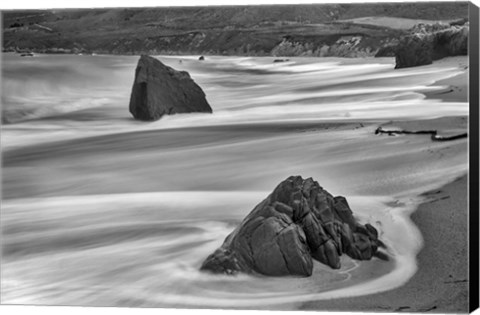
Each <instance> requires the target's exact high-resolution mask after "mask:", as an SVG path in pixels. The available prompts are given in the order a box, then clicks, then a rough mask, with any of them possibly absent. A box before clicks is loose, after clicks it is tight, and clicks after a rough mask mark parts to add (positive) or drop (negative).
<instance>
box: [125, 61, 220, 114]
mask: <svg viewBox="0 0 480 315" xmlns="http://www.w3.org/2000/svg"><path fill="white" fill-rule="evenodd" d="M129 108H130V113H131V114H132V115H133V117H134V118H135V119H139V120H147V121H151V120H157V119H159V118H160V117H162V116H163V115H171V114H178V113H192V112H203V113H211V112H212V108H211V107H210V105H209V104H208V102H207V100H206V98H205V93H204V92H203V91H202V89H201V88H200V87H199V86H198V85H197V84H196V83H195V82H194V81H193V80H192V78H191V77H190V75H189V74H188V72H186V71H177V70H174V69H172V68H170V67H168V66H166V65H164V64H163V63H161V62H160V61H159V60H158V59H155V58H152V57H150V56H147V55H142V56H141V57H140V60H139V61H138V64H137V69H136V70H135V81H134V82H133V87H132V94H131V96H130V105H129Z"/></svg>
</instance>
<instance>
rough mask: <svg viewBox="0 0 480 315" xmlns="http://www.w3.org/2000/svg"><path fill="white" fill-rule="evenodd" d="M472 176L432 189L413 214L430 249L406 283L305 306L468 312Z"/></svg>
mask: <svg viewBox="0 0 480 315" xmlns="http://www.w3.org/2000/svg"><path fill="white" fill-rule="evenodd" d="M467 191H468V185H467V176H463V177H461V178H459V179H457V180H455V181H454V182H452V183H450V184H448V185H446V186H444V187H442V188H441V189H436V190H433V191H430V192H427V193H425V194H424V195H423V197H424V198H425V202H424V203H423V204H421V205H420V206H419V208H418V209H417V210H416V211H415V212H414V213H413V215H412V217H411V218H412V220H413V221H414V222H415V224H416V225H417V226H418V227H419V229H420V230H421V232H422V236H423V239H424V247H423V249H422V250H421V251H420V254H419V255H418V256H417V259H418V265H419V269H418V271H417V273H416V274H415V276H413V277H412V278H411V279H410V280H409V281H408V282H407V284H406V285H404V286H402V287H400V288H398V289H395V290H391V291H388V292H384V293H379V294H374V295H369V296H362V297H356V298H346V299H337V300H329V301H317V302H310V303H306V304H304V305H303V306H302V307H301V309H304V310H329V311H330V310H336V311H370V312H371V311H378V312H400V311H404V312H427V311H431V312H434V313H466V312H467V311H468V308H467V306H468V246H467V241H468V231H467V229H466V226H467V222H468V221H467V216H468V214H467V212H468V210H467Z"/></svg>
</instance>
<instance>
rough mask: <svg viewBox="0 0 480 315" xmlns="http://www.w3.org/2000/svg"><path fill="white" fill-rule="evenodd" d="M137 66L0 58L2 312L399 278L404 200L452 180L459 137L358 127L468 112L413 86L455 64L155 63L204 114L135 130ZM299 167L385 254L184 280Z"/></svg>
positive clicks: (293, 297)
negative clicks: (200, 94) (183, 85)
mask: <svg viewBox="0 0 480 315" xmlns="http://www.w3.org/2000/svg"><path fill="white" fill-rule="evenodd" d="M137 59H138V57H126V56H48V55H39V56H38V57H35V58H30V59H24V58H19V57H16V56H13V55H8V54H2V70H3V77H2V110H3V116H4V119H6V120H7V121H8V122H9V124H4V125H3V126H2V135H1V137H2V139H1V140H2V151H3V152H2V153H3V169H2V179H3V191H2V198H3V199H2V221H1V223H2V239H3V256H2V279H1V284H2V296H1V299H2V303H24V304H30V303H37V304H57V305H98V306H100V305H117V306H177V307H178V306H189V307H193V306H197V307H198V306H201V307H224V308H225V307H233V308H248V307H253V308H282V309H286V308H295V307H296V305H298V303H300V302H303V301H307V300H314V299H323V298H332V297H340V296H352V295H362V294H368V293H372V292H378V291H382V290H388V289H391V288H393V287H395V286H398V285H401V284H402V283H403V282H405V281H407V280H408V277H409V276H411V275H413V273H414V272H415V270H416V265H415V255H416V253H417V251H418V250H419V248H420V247H421V237H420V235H419V234H418V231H417V229H416V228H415V226H413V225H412V224H411V222H410V221H409V219H408V213H409V212H410V211H412V210H413V209H414V207H415V205H416V203H417V202H418V200H416V199H415V198H412V196H415V194H416V193H418V192H419V191H423V190H426V189H428V188H429V187H434V186H438V185H441V184H442V183H445V182H447V181H450V180H451V179H453V178H455V177H456V176H458V175H460V174H463V173H464V172H465V171H466V170H467V167H468V165H467V160H466V152H467V146H466V141H458V142H455V143H432V142H431V141H430V140H429V138H428V137H409V138H407V137H376V136H374V134H373V131H374V129H375V126H374V125H369V124H368V122H371V121H381V120H388V119H399V118H404V119H410V118H433V117H440V116H447V115H468V103H448V102H440V101H439V100H432V99H425V98H424V96H423V94H421V92H424V91H431V90H435V89H439V87H434V86H431V83H433V82H434V81H436V80H440V79H444V78H448V77H451V76H454V75H457V74H458V73H460V72H461V70H459V69H458V68H457V67H454V66H451V67H446V66H437V65H431V66H427V67H420V68H412V69H403V70H395V71H394V70H393V60H392V59H388V58H386V59H365V60H363V59H362V60H344V59H339V58H322V59H309V58H295V60H294V61H292V62H288V63H280V64H278V63H277V64H273V63H272V58H233V57H208V58H207V60H205V61H204V62H197V61H196V60H195V59H196V57H185V56H182V57H160V59H161V60H162V61H163V62H165V63H166V64H168V65H171V66H172V67H174V68H177V69H182V70H187V71H189V72H190V74H191V75H192V77H193V79H194V80H195V81H196V82H197V83H198V84H199V85H200V86H201V87H202V88H203V89H204V91H205V93H206V94H207V98H208V100H209V102H210V104H211V106H212V108H213V111H214V114H211V115H209V114H185V115H174V116H169V117H164V118H162V119H161V120H159V121H157V122H153V123H140V122H137V121H134V120H133V119H132V118H131V116H130V114H129V113H128V101H129V95H130V89H131V84H132V80H133V74H134V69H135V65H136V61H137ZM180 59H182V60H183V62H182V63H179V62H178V61H179V60H180ZM360 122H363V123H360ZM427 148H429V149H431V150H436V151H440V150H441V151H442V155H441V156H440V155H432V153H431V152H430V151H428V150H427ZM297 174H298V175H302V176H304V177H310V176H311V177H313V178H314V179H316V180H318V181H319V182H320V184H321V185H322V186H323V187H324V188H326V189H327V190H328V191H330V192H332V193H333V194H336V195H340V194H341V195H345V196H347V198H348V200H349V202H350V204H351V205H352V208H353V211H354V212H355V213H356V214H358V216H359V218H360V219H361V220H363V221H365V222H367V221H368V222H370V223H372V224H373V225H375V226H376V227H377V228H378V229H379V230H380V231H381V233H382V238H383V239H384V240H385V242H386V243H387V245H388V246H389V253H390V255H391V256H392V257H393V259H392V260H391V261H390V262H383V261H379V260H374V261H370V262H362V263H359V262H356V261H352V260H350V259H348V258H346V257H344V258H342V259H343V261H342V266H343V267H342V269H341V270H340V271H333V270H330V269H328V268H327V267H324V266H322V265H320V264H316V265H315V270H314V276H313V277H311V278H307V279H288V280H285V279H278V278H268V279H267V278H263V277H262V278H257V277H251V276H246V275H241V276H238V277H224V276H212V275H209V274H203V273H200V272H198V267H199V266H200V264H201V262H202V261H203V259H204V258H205V257H206V256H207V255H208V254H210V253H211V252H212V251H213V250H214V249H215V248H217V247H218V246H219V245H220V244H221V242H222V241H223V239H224V238H225V236H226V235H227V234H228V233H230V232H231V231H232V229H233V228H234V226H235V225H236V224H237V223H238V222H240V221H241V220H242V219H243V217H244V216H245V215H246V214H248V212H249V211H250V210H251V209H252V208H253V207H254V206H255V205H256V204H257V203H258V202H260V201H261V200H262V199H263V198H265V197H266V195H267V194H268V193H269V192H270V191H272V190H273V188H274V187H275V185H276V184H278V183H279V182H280V181H281V180H283V179H285V178H286V177H288V176H290V175H297Z"/></svg>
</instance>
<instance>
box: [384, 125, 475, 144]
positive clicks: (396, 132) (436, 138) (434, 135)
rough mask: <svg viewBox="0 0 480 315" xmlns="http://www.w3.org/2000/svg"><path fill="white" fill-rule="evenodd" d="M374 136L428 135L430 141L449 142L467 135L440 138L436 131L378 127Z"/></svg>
mask: <svg viewBox="0 0 480 315" xmlns="http://www.w3.org/2000/svg"><path fill="white" fill-rule="evenodd" d="M375 134H376V135H378V134H388V135H389V136H393V135H399V134H405V135H425V134H429V135H430V139H432V141H451V140H457V139H462V138H467V137H468V133H466V132H465V133H460V134H457V135H453V136H441V135H438V133H437V131H436V130H418V131H410V130H385V129H383V128H382V127H378V128H377V129H376V130H375Z"/></svg>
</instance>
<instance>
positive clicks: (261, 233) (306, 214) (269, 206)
mask: <svg viewBox="0 0 480 315" xmlns="http://www.w3.org/2000/svg"><path fill="white" fill-rule="evenodd" d="M379 246H384V245H383V243H382V242H381V241H380V240H379V239H378V232H377V230H376V229H375V228H374V227H373V226H372V225H370V224H365V225H362V224H360V223H358V222H357V221H356V220H355V218H354V217H353V213H352V211H351V210H350V207H349V205H348V202H347V200H346V199H345V198H344V197H341V196H338V197H333V196H332V195H331V194H330V193H328V192H327V191H326V190H324V189H323V188H322V187H320V185H319V184H318V183H317V182H316V181H314V180H313V179H312V178H308V179H303V178H302V177H300V176H291V177H289V178H287V179H286V180H285V181H283V182H281V183H280V184H279V185H278V186H277V187H276V188H275V190H274V191H273V192H272V193H271V194H270V195H269V196H268V197H267V198H266V199H265V200H263V201H262V202H261V203H259V204H258V205H257V206H256V207H255V208H254V209H253V210H252V212H251V213H250V214H249V215H248V216H247V217H246V218H245V219H244V220H243V221H242V223H241V224H240V225H239V226H238V227H237V228H236V229H235V230H234V231H233V232H232V233H231V234H230V235H228V236H227V238H226V239H225V241H224V243H223V245H222V246H221V247H220V248H219V249H217V250H216V251H215V252H214V253H212V254H211V255H210V256H208V257H207V258H206V260H205V261H204V262H203V264H202V266H201V270H205V271H211V272H214V273H224V274H235V273H238V272H244V273H258V274H263V275H267V276H287V275H293V276H310V275H311V274H312V269H313V259H315V260H317V261H319V262H321V263H323V264H326V265H328V266H330V267H332V268H334V269H338V268H340V256H341V255H342V254H347V255H348V256H350V257H352V258H353V259H358V260H368V259H370V258H372V257H373V256H374V255H377V254H378V256H381V254H379V252H378V251H377V249H378V247H379ZM382 258H385V256H383V257H382Z"/></svg>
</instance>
